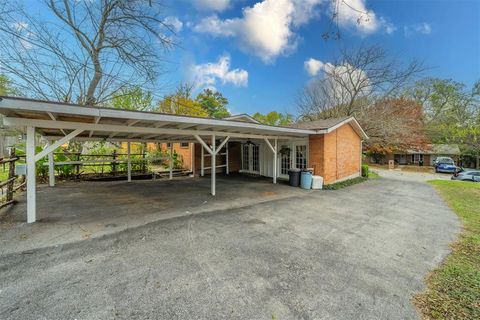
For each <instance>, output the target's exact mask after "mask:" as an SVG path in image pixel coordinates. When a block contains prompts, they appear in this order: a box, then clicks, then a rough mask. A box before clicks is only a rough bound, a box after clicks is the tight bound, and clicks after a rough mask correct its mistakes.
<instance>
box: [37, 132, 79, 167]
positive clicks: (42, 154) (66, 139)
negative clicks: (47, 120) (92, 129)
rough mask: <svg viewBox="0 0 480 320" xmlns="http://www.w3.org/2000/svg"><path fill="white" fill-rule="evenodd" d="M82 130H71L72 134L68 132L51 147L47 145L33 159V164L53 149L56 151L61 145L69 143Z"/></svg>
mask: <svg viewBox="0 0 480 320" xmlns="http://www.w3.org/2000/svg"><path fill="white" fill-rule="evenodd" d="M82 132H83V130H82V129H75V130H73V131H72V132H70V133H69V134H67V135H66V136H65V137H63V138H62V139H60V140H57V141H55V142H54V143H52V144H51V145H48V146H47V147H46V148H45V149H43V150H42V151H40V152H39V153H37V154H36V155H35V157H34V159H35V162H37V161H38V160H40V159H42V158H43V157H45V156H46V155H47V154H49V153H50V152H53V151H54V150H55V149H57V148H58V147H60V146H61V145H62V144H64V143H67V142H68V141H70V140H71V139H72V138H74V137H76V136H78V135H79V134H80V133H82Z"/></svg>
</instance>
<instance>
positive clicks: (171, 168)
mask: <svg viewBox="0 0 480 320" xmlns="http://www.w3.org/2000/svg"><path fill="white" fill-rule="evenodd" d="M168 165H169V170H170V173H169V179H170V180H172V179H173V142H171V141H170V162H169V164H168Z"/></svg>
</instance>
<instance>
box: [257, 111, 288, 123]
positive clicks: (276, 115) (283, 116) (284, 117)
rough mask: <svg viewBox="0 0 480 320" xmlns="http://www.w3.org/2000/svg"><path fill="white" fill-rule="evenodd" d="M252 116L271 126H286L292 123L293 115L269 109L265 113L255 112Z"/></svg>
mask: <svg viewBox="0 0 480 320" xmlns="http://www.w3.org/2000/svg"><path fill="white" fill-rule="evenodd" d="M253 117H254V118H255V119H257V120H258V121H259V122H261V123H265V124H269V125H272V126H287V125H289V124H291V123H293V116H292V115H291V114H288V113H280V112H276V111H271V112H269V113H267V114H261V113H259V112H256V113H254V114H253Z"/></svg>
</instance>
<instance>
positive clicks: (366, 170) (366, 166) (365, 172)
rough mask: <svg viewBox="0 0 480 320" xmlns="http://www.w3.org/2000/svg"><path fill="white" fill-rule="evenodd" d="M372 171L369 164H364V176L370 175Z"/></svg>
mask: <svg viewBox="0 0 480 320" xmlns="http://www.w3.org/2000/svg"><path fill="white" fill-rule="evenodd" d="M369 172H370V168H369V167H368V164H362V177H368V173H369Z"/></svg>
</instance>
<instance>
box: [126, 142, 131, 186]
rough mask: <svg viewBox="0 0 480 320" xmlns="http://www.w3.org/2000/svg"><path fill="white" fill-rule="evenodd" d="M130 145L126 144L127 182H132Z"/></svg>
mask: <svg viewBox="0 0 480 320" xmlns="http://www.w3.org/2000/svg"><path fill="white" fill-rule="evenodd" d="M130 153H131V145H130V141H129V142H127V180H128V182H132V159H131V158H130Z"/></svg>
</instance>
